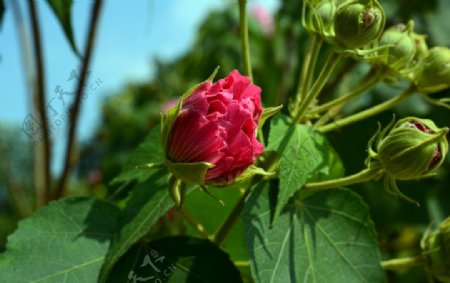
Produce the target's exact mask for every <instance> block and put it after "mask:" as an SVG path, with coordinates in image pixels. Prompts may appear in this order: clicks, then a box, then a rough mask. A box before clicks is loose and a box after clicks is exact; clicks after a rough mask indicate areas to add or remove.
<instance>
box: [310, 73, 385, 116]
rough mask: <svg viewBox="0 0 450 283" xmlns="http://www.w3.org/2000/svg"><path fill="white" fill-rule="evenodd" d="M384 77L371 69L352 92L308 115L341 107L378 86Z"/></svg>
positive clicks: (313, 110) (315, 109)
mask: <svg viewBox="0 0 450 283" xmlns="http://www.w3.org/2000/svg"><path fill="white" fill-rule="evenodd" d="M384 76H385V73H383V72H382V71H379V70H377V69H372V70H371V71H370V72H369V73H368V74H367V76H364V78H363V79H361V81H360V82H359V84H358V85H357V86H356V87H354V88H353V90H351V91H349V92H348V93H346V94H344V95H341V96H339V97H337V98H336V99H333V100H331V101H329V102H327V103H324V104H322V105H320V106H318V107H316V108H314V109H312V110H311V111H309V112H308V114H311V115H313V114H319V113H322V112H324V111H327V110H329V109H331V108H333V107H336V106H339V105H342V104H344V103H347V102H348V101H350V100H352V99H353V98H355V97H357V96H359V95H361V94H363V93H365V92H366V91H367V90H369V89H371V88H373V87H374V86H375V85H376V84H378V83H379V82H380V81H381V80H382V79H383V78H384Z"/></svg>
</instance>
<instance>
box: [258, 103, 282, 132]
mask: <svg viewBox="0 0 450 283" xmlns="http://www.w3.org/2000/svg"><path fill="white" fill-rule="evenodd" d="M282 108H283V105H279V106H276V107H267V108H264V109H263V113H262V115H261V119H260V120H259V125H258V128H262V127H263V126H264V123H266V121H267V120H268V119H269V118H270V117H272V116H274V115H276V114H278V112H280V111H281V109H282Z"/></svg>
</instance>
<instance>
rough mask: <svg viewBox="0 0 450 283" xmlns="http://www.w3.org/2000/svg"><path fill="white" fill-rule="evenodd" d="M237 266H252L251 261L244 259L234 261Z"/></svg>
mask: <svg viewBox="0 0 450 283" xmlns="http://www.w3.org/2000/svg"><path fill="white" fill-rule="evenodd" d="M233 263H234V265H235V266H236V267H237V268H248V267H250V262H248V261H244V260H238V261H235V262H233Z"/></svg>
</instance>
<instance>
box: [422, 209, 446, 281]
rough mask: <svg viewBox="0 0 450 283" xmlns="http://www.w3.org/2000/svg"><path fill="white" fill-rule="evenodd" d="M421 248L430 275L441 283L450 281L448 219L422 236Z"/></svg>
mask: <svg viewBox="0 0 450 283" xmlns="http://www.w3.org/2000/svg"><path fill="white" fill-rule="evenodd" d="M421 247H422V250H423V252H422V254H423V257H424V258H425V259H426V265H427V269H428V270H429V271H430V273H431V274H433V276H434V277H436V278H437V279H438V280H440V281H442V282H448V281H450V217H448V218H447V219H446V220H444V222H442V223H441V225H439V228H438V229H437V230H436V231H433V232H431V233H430V232H428V233H426V234H425V235H424V237H423V239H422V241H421Z"/></svg>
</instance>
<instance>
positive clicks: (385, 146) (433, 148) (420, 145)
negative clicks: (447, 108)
mask: <svg viewBox="0 0 450 283" xmlns="http://www.w3.org/2000/svg"><path fill="white" fill-rule="evenodd" d="M447 132H448V128H443V129H439V128H438V127H436V125H435V124H434V123H433V121H431V120H428V119H419V118H414V117H408V118H404V119H401V120H399V121H397V123H396V124H395V125H394V126H393V127H392V129H391V130H390V132H389V133H388V134H387V135H386V136H385V137H383V138H381V139H380V141H379V143H378V145H377V159H378V161H379V162H380V163H381V165H382V167H383V168H384V171H385V172H386V173H387V174H389V175H390V176H392V177H393V178H395V179H397V180H412V179H419V178H423V177H426V176H427V175H429V174H430V173H432V172H433V171H435V170H436V169H437V168H439V166H441V164H442V163H443V162H444V159H445V156H446V154H447V152H448V143H447V140H446V138H445V135H446V133H447Z"/></svg>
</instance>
